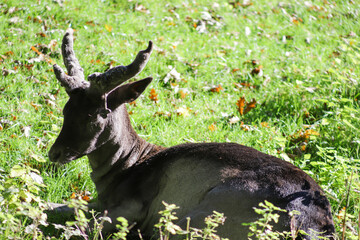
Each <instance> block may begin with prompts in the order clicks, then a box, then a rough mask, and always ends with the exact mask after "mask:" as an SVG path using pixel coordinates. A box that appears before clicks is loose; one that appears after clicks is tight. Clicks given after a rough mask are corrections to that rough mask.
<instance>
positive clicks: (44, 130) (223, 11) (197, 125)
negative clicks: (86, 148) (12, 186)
mask: <svg viewBox="0 0 360 240" xmlns="http://www.w3.org/2000/svg"><path fill="white" fill-rule="evenodd" d="M247 2H249V3H250V4H249V5H248V6H247V4H246V3H247ZM359 7H360V4H359V2H358V1H354V0H353V1H307V2H302V1H295V0H294V1H293V0H290V1H286V2H279V1H263V0H259V1H240V2H237V1H230V0H219V1H217V2H213V1H206V0H202V1H177V0H176V1H171V3H164V2H163V1H157V0H154V1H146V2H145V1H120V0H113V1H90V2H86V3H85V2H84V1H80V0H73V1H66V0H65V1H62V0H58V1H49V0H48V1H26V2H22V1H16V0H5V1H3V3H1V4H0V11H1V14H0V21H1V22H2V24H1V26H0V31H1V33H2V34H1V35H0V67H1V69H2V72H0V78H1V82H0V129H1V130H0V168H1V169H2V170H3V171H4V173H2V174H4V175H6V174H8V173H9V171H10V169H11V167H12V166H14V165H16V164H19V163H22V164H25V165H28V166H31V167H33V168H35V169H38V170H39V171H40V172H41V176H42V177H43V178H44V182H45V184H46V185H47V187H46V189H45V191H44V192H43V193H41V198H42V199H44V200H46V201H54V202H62V201H63V200H64V199H65V200H66V199H69V198H70V196H71V195H72V193H74V192H75V193H77V194H83V191H89V192H90V193H91V194H90V196H91V197H96V192H95V188H94V185H93V183H92V182H91V180H90V177H89V172H90V169H89V166H88V165H87V160H86V159H85V158H83V159H81V160H77V161H75V162H72V163H70V164H68V165H66V166H62V167H56V166H52V165H51V164H50V163H49V162H47V151H48V150H49V148H50V146H51V144H52V143H53V142H54V140H55V138H56V136H57V134H58V133H59V131H60V128H61V124H62V114H61V110H62V107H63V105H64V104H65V102H66V101H67V95H66V93H65V91H64V89H62V88H61V87H60V85H59V84H58V82H57V81H56V79H55V77H54V73H53V71H52V64H54V63H57V64H60V65H62V66H63V64H62V58H61V54H60V44H61V38H62V36H63V34H64V32H65V30H66V29H67V28H68V27H72V28H74V29H75V30H76V31H75V37H76V40H75V51H76V54H77V57H78V59H79V61H80V63H81V65H82V67H83V68H84V71H85V74H86V75H87V74H90V73H93V72H95V71H99V72H103V71H105V70H106V69H107V68H108V67H109V65H110V64H111V65H117V64H128V63H129V62H130V61H131V60H132V59H133V58H134V57H135V55H136V54H137V51H139V50H141V49H144V48H145V47H146V43H147V41H148V40H152V41H154V43H155V46H156V48H155V51H154V53H153V54H152V57H151V60H150V62H149V63H148V66H147V67H146V68H145V69H144V71H143V73H141V74H140V75H139V76H138V77H136V78H137V79H140V78H141V77H145V76H148V75H151V76H153V77H154V81H153V83H152V84H151V85H150V87H149V89H147V90H146V92H145V93H144V94H143V96H142V97H141V98H140V99H138V100H137V101H136V105H130V106H128V110H129V111H130V112H131V120H132V123H133V126H134V128H135V129H136V131H137V132H138V134H139V135H141V136H142V137H143V138H145V139H146V140H148V141H150V142H152V143H155V144H159V145H164V146H172V145H176V144H180V143H185V142H203V141H204V142H210V141H216V142H225V141H229V142H237V143H240V144H244V145H247V146H251V147H254V148H256V149H259V150H261V151H263V152H265V153H269V154H272V155H276V156H279V157H282V158H285V159H286V160H288V161H291V162H293V163H294V164H295V165H297V166H299V167H300V168H302V169H303V170H305V171H306V172H307V173H309V175H310V176H311V177H313V178H314V179H315V180H316V181H317V182H318V183H319V184H320V185H321V186H322V187H323V189H324V190H325V191H326V193H327V195H328V197H329V199H330V201H331V205H332V210H333V214H334V217H335V221H336V226H337V231H338V232H339V234H340V235H341V231H342V228H343V215H344V212H345V211H346V212H347V219H346V220H345V221H346V222H347V227H346V235H347V237H348V238H349V239H352V238H355V236H356V235H357V233H358V231H359V229H358V227H357V226H358V222H359V206H360V205H359V199H360V195H359V190H360V182H359V176H358V170H359V167H360V162H359V159H360V156H359V151H360V147H359V146H360V130H359V129H360V120H359V119H360V108H359V103H360V91H359V89H360V87H359V82H360V67H359V62H360V39H359V35H360V26H359V24H358V21H357V20H358V19H359V11H358V9H359ZM33 46H34V47H35V48H36V49H37V50H36V49H35V48H32V47H33ZM36 51H39V53H41V56H45V58H40V57H41V56H39V53H37V52H36ZM252 60H256V61H252ZM253 62H254V64H253ZM171 69H174V70H175V71H176V72H177V73H178V74H179V76H177V77H174V76H172V75H171V76H170V75H169V72H170V70H171ZM260 69H261V71H262V73H261V72H260V73H259V74H257V73H256V72H258V71H259V70H260ZM175 75H176V74H175ZM167 76H169V77H167ZM166 79H168V80H167V81H165V80H166ZM234 83H236V84H234ZM219 85H220V86H221V88H220V87H218V86H219ZM215 87H217V88H215ZM212 88H213V90H212V91H211V89H212ZM151 89H154V90H155V92H153V96H152V97H154V95H155V96H156V97H157V98H158V101H157V102H154V101H152V100H151V99H150V97H149V96H150V94H151V93H150V90H151ZM240 97H244V98H245V100H246V101H247V102H251V100H252V99H255V100H256V105H255V106H256V107H255V108H254V109H251V111H249V112H248V113H247V114H245V115H240V113H239V111H238V107H237V105H236V103H237V101H238V100H239V98H240ZM237 118H238V119H237ZM38 160H40V161H38ZM352 173H353V175H352V179H350V176H351V174H352ZM349 183H351V190H350V192H348V191H347V189H348V184H349ZM347 195H348V199H349V200H348V203H347V202H346V199H347ZM344 207H345V210H344Z"/></svg>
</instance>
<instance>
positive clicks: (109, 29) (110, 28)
mask: <svg viewBox="0 0 360 240" xmlns="http://www.w3.org/2000/svg"><path fill="white" fill-rule="evenodd" d="M105 29H106V30H107V31H108V32H111V31H112V29H113V28H112V26H110V25H108V24H105Z"/></svg>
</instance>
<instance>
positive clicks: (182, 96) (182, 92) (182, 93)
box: [179, 90, 188, 99]
mask: <svg viewBox="0 0 360 240" xmlns="http://www.w3.org/2000/svg"><path fill="white" fill-rule="evenodd" d="M179 94H180V97H181V98H182V99H184V98H185V97H186V96H187V95H188V93H186V92H184V91H183V90H180V91H179Z"/></svg>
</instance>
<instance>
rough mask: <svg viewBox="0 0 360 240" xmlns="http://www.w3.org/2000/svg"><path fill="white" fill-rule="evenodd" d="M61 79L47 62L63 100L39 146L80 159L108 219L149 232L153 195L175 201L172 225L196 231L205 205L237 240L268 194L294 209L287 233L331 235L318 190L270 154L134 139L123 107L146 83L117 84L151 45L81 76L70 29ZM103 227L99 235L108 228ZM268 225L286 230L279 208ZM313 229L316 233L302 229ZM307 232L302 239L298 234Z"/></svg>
mask: <svg viewBox="0 0 360 240" xmlns="http://www.w3.org/2000/svg"><path fill="white" fill-rule="evenodd" d="M62 50H63V57H64V63H65V66H66V67H67V69H68V72H69V75H65V73H64V72H63V71H62V69H61V68H60V67H58V66H57V65H55V66H54V71H55V74H56V76H57V78H58V80H59V81H60V82H61V84H62V85H63V86H64V87H65V89H66V91H67V93H68V94H69V96H70V99H69V101H68V102H67V104H66V105H65V107H64V123H63V128H62V130H61V133H60V135H59V137H58V138H57V140H56V141H55V143H54V145H53V146H52V148H51V150H50V152H49V158H50V160H51V161H53V162H60V163H66V162H69V161H71V160H74V159H76V158H79V157H81V156H83V155H87V156H88V158H89V162H90V165H91V168H92V170H93V172H92V175H91V177H92V180H93V181H94V183H95V185H96V189H97V191H98V205H99V207H100V209H102V210H108V212H109V216H110V217H111V218H112V221H113V222H114V223H116V218H117V217H119V216H123V217H125V218H127V219H128V220H129V221H130V222H136V223H137V225H136V228H139V229H141V232H142V233H143V234H145V235H148V236H151V235H152V233H153V226H154V224H155V223H157V222H158V219H159V214H158V212H159V211H160V210H162V209H163V206H162V204H161V202H162V201H165V202H167V203H174V204H176V205H178V206H180V209H179V210H178V211H177V216H178V217H179V221H178V222H177V224H179V225H180V226H182V227H185V226H186V218H187V217H190V218H191V225H192V226H195V227H202V226H203V225H204V224H203V221H204V218H205V217H206V216H208V215H210V214H211V213H212V212H213V210H216V211H218V212H223V213H224V214H225V216H226V217H227V218H226V222H225V225H224V226H221V227H220V228H219V235H220V236H223V237H228V238H230V239H235V240H238V239H246V238H247V229H246V228H245V227H244V226H242V223H244V222H252V221H255V220H256V219H257V218H258V216H257V214H255V213H254V210H253V207H257V206H258V204H259V202H263V201H264V200H268V201H270V202H272V203H273V204H275V205H276V206H279V207H281V208H284V209H286V210H288V211H292V210H297V211H299V212H300V213H301V215H300V216H297V217H296V218H295V225H294V226H293V227H295V228H296V229H302V230H304V231H306V232H308V233H310V234H311V236H312V237H316V236H317V235H318V234H319V235H322V236H331V235H332V234H333V233H334V225H333V221H332V216H331V210H330V204H329V202H328V200H327V198H326V197H325V195H324V192H323V190H322V189H321V188H320V187H319V186H318V185H317V184H316V183H315V181H314V180H313V179H312V178H311V177H309V176H308V175H307V174H306V173H305V172H303V171H302V170H300V169H299V168H297V167H295V166H294V165H292V164H290V163H288V162H285V161H283V160H281V159H278V158H276V157H273V156H270V155H267V154H264V153H261V152H259V151H257V150H255V149H253V148H249V147H245V146H242V145H239V144H235V143H197V144H183V145H178V146H174V147H170V148H163V147H160V146H156V145H153V144H150V143H148V142H146V141H145V140H143V139H141V138H140V137H139V136H138V135H137V134H136V133H135V131H134V130H133V128H132V127H131V124H130V120H129V116H128V113H127V111H126V108H125V105H124V104H125V103H127V102H130V101H133V100H134V99H136V98H137V97H138V96H139V95H140V94H141V93H142V92H143V91H144V90H145V88H146V87H147V85H148V84H149V83H150V82H151V78H145V79H143V80H139V81H137V82H132V83H128V84H123V85H120V84H121V83H122V82H124V81H126V80H128V79H129V78H131V77H133V76H135V75H136V74H137V73H138V72H140V71H141V70H142V69H143V67H144V66H145V64H146V62H147V61H148V59H149V57H150V54H151V50H152V43H151V42H150V43H149V47H148V48H147V49H146V50H144V51H140V52H139V54H138V55H137V57H136V59H135V60H134V62H133V63H132V64H130V65H128V66H126V67H124V66H118V67H115V68H113V69H110V70H108V71H107V72H105V73H103V74H99V73H95V74H92V75H90V76H88V80H89V82H90V83H89V82H87V81H85V80H84V77H83V72H82V68H81V67H80V65H79V63H78V61H77V59H76V57H75V54H74V52H73V37H72V31H68V32H67V33H66V34H65V36H64V39H63V44H62ZM114 225H115V224H113V225H110V224H109V225H106V226H105V230H106V231H113V230H115V228H114ZM276 229H278V230H290V217H288V216H287V214H283V215H282V217H281V218H280V221H279V223H278V224H277V225H276ZM310 229H313V230H315V231H317V232H319V233H311V231H310ZM305 238H310V237H305Z"/></svg>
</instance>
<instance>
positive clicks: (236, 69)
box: [231, 68, 240, 73]
mask: <svg viewBox="0 0 360 240" xmlns="http://www.w3.org/2000/svg"><path fill="white" fill-rule="evenodd" d="M237 71H240V68H234V69H233V70H232V71H231V72H232V73H234V72H237Z"/></svg>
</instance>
